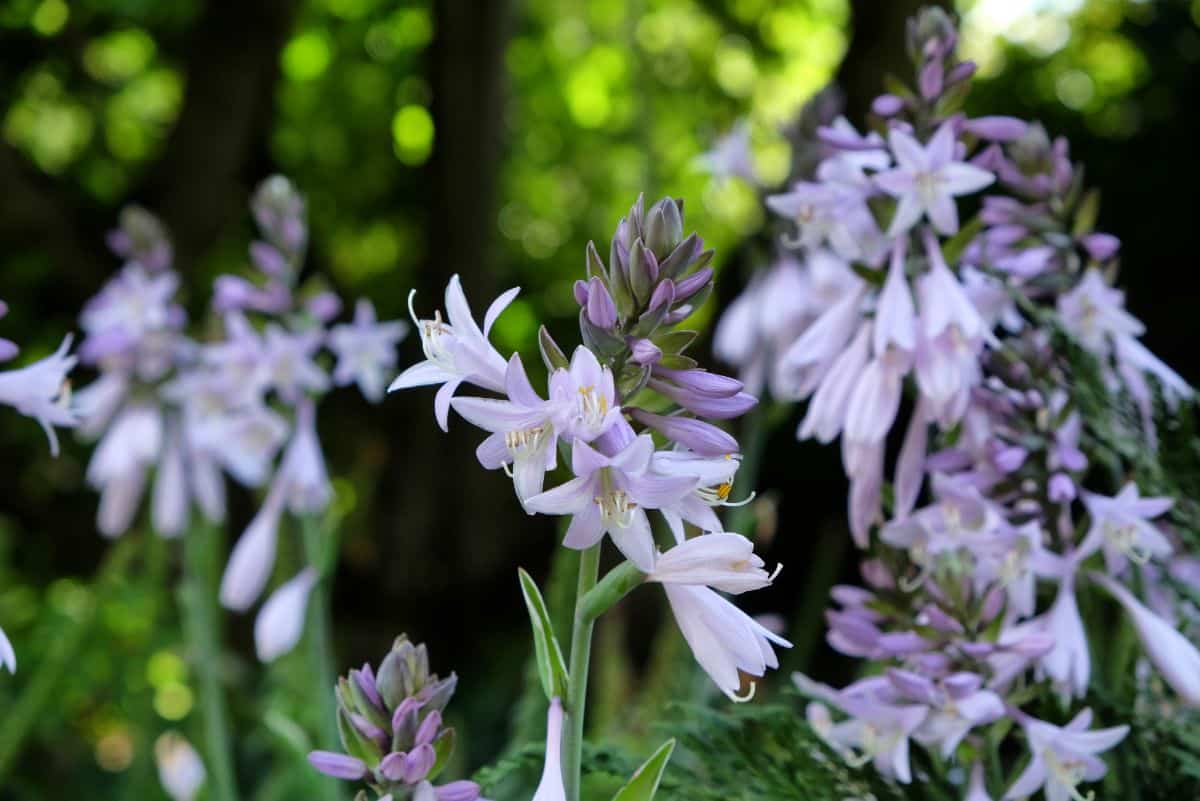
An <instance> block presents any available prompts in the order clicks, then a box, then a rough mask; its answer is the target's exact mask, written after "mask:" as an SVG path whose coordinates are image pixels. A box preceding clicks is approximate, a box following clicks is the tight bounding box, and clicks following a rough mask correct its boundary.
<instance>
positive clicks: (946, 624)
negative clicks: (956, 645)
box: [922, 604, 963, 634]
mask: <svg viewBox="0 0 1200 801" xmlns="http://www.w3.org/2000/svg"><path fill="white" fill-rule="evenodd" d="M922 616H923V622H924V623H925V624H927V625H929V626H931V627H932V628H934V629H937V630H938V631H942V632H945V633H947V634H961V633H962V632H963V626H962V623H960V622H958V621H957V620H955V619H954V618H952V617H950V615H948V614H946V612H945V610H943V609H942V608H941V607H940V606H937V605H936V604H930V605H929V606H927V607H925V609H923V610H922Z"/></svg>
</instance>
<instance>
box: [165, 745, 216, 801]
mask: <svg viewBox="0 0 1200 801" xmlns="http://www.w3.org/2000/svg"><path fill="white" fill-rule="evenodd" d="M154 760H155V762H157V763H158V780H159V781H160V782H162V786H163V789H164V790H166V791H167V795H169V796H170V797H171V799H172V801H192V799H194V798H195V797H196V795H197V793H199V791H200V787H201V786H202V785H203V784H204V778H205V772H204V762H203V761H202V760H201V759H200V754H198V753H196V749H195V748H193V747H192V744H191V743H189V742H188V741H187V740H185V739H184V738H183V737H182V736H180V735H179V734H177V733H175V732H166V733H164V734H162V735H160V736H159V738H158V739H157V740H155V741H154Z"/></svg>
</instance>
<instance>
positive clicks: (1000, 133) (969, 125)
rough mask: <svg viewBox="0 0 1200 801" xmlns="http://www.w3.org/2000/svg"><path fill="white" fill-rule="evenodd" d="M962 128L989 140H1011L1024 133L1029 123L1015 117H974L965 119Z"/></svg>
mask: <svg viewBox="0 0 1200 801" xmlns="http://www.w3.org/2000/svg"><path fill="white" fill-rule="evenodd" d="M964 128H965V129H966V130H967V131H968V132H969V133H973V134H975V135H976V136H978V137H979V138H980V139H987V140H988V141H990V142H1012V141H1014V140H1016V139H1020V138H1021V137H1022V136H1024V135H1025V132H1026V131H1027V130H1028V129H1029V123H1027V122H1025V120H1021V119H1017V118H1016V117H1000V116H997V117H976V118H975V119H973V120H967V122H966V125H965V126H964Z"/></svg>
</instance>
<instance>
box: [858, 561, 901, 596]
mask: <svg viewBox="0 0 1200 801" xmlns="http://www.w3.org/2000/svg"><path fill="white" fill-rule="evenodd" d="M858 570H859V572H860V573H862V577H863V581H865V582H867V583H868V584H870V585H871V586H872V587H874V588H875V589H877V590H891V589H895V587H896V577H895V576H893V575H892V571H891V570H890V569H888V566H887V565H885V564H884V563H883V562H881V561H879V560H878V559H867V560H865V561H864V562H863V563H862V564H861V565H859V567H858Z"/></svg>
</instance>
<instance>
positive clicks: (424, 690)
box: [308, 635, 479, 801]
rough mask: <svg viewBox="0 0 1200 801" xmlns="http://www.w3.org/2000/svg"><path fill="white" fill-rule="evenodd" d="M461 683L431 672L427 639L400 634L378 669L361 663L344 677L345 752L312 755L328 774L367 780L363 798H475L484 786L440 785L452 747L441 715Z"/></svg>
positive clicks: (341, 720) (340, 690) (341, 727)
mask: <svg viewBox="0 0 1200 801" xmlns="http://www.w3.org/2000/svg"><path fill="white" fill-rule="evenodd" d="M457 683H458V679H457V677H456V676H455V675H454V674H453V673H451V674H450V675H449V676H447V677H446V678H444V679H439V678H438V676H437V674H435V673H431V672H430V671H429V654H428V653H427V652H426V650H425V646H424V645H414V644H413V643H411V642H410V641H409V640H408V638H407V637H405V636H404V635H401V636H400V637H399V638H397V639H396V642H395V644H394V645H392V650H391V651H390V652H389V653H388V655H387V656H386V657H384V659H383V662H381V663H380V665H379V669H378V670H372V669H371V666H370V665H363V666H362V668H361V669H360V670H352V671H350V675H349V676H346V677H343V678H341V679H339V680H338V686H337V700H338V731H339V732H340V734H341V738H342V747H343V748H344V749H345V753H342V754H338V753H333V752H329V751H314V752H312V753H311V754H309V756H308V759H309V762H310V763H311V764H312V766H313V767H314V768H316V769H317V770H319V771H320V772H321V773H324V774H326V775H328V776H333V777H334V778H337V779H344V780H346V781H352V782H362V783H365V784H366V785H367V786H368V788H369V789H370V790H371V793H372V795H368V794H367V792H366V791H365V790H363V791H360V792H359V793H358V795H357V796H356V799H357V801H368V799H370V800H371V801H374V800H375V799H379V801H408V799H414V801H435V799H436V801H476V799H478V798H479V785H477V784H475V783H474V782H471V781H455V782H450V783H448V784H442V785H440V786H434V785H433V781H434V780H435V779H437V777H438V776H439V775H440V774H441V773H442V771H443V770H444V769H445V767H446V764H447V762H448V761H449V759H450V755H451V754H452V753H453V750H454V729H451V728H448V727H446V726H444V725H443V722H442V714H443V712H444V710H445V708H446V705H447V704H448V703H450V699H451V697H453V695H454V689H455V687H456V685H457Z"/></svg>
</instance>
